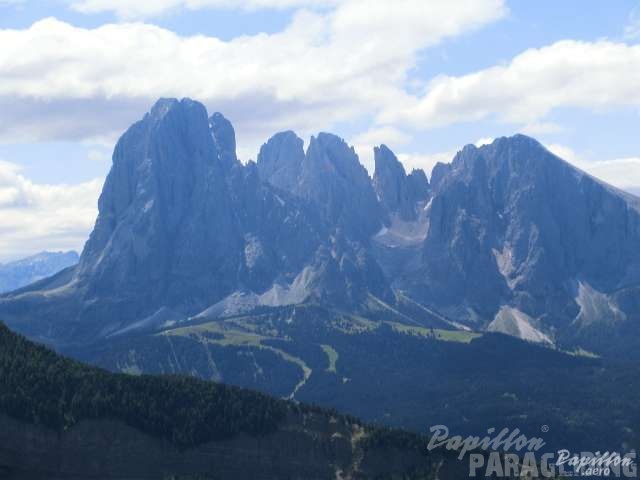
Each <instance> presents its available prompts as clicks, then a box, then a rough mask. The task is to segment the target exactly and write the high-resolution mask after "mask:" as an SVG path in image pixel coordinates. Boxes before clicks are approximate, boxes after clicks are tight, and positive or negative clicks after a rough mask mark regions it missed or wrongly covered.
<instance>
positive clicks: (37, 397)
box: [0, 323, 297, 446]
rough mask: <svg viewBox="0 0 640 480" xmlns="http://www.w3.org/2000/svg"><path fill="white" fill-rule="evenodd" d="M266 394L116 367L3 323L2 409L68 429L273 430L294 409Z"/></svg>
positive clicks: (221, 433) (205, 437)
mask: <svg viewBox="0 0 640 480" xmlns="http://www.w3.org/2000/svg"><path fill="white" fill-rule="evenodd" d="M291 408H297V407H295V406H294V405H292V404H289V403H287V402H285V401H283V400H278V399H274V398H271V397H268V396H266V395H263V394H260V393H256V392H252V391H249V390H243V389H240V388H238V387H230V386H225V385H220V384H216V383H214V382H206V381H202V380H198V379H196V378H192V377H186V376H156V375H142V376H136V377H134V376H131V375H125V374H114V373H109V372H106V371H104V370H102V369H99V368H94V367H88V366H86V365H83V364H82V363H80V362H77V361H74V360H70V359H67V358H64V357H61V356H59V355H57V354H56V353H54V352H52V351H51V350H49V349H47V348H45V347H43V346H40V345H36V344H34V343H32V342H30V341H28V340H26V339H25V338H23V337H21V336H19V335H16V334H14V333H13V332H11V331H10V330H9V329H8V328H7V327H6V326H5V325H4V324H1V323H0V412H3V413H6V414H8V415H9V416H11V417H14V418H18V419H21V420H25V421H27V422H31V423H35V424H40V425H45V426H47V427H50V428H55V429H67V428H70V427H72V426H73V425H74V424H76V423H77V422H79V421H81V420H85V419H98V418H109V419H115V420H121V421H123V422H125V423H127V424H128V425H130V426H132V427H135V428H138V429H139V430H141V431H144V432H146V433H149V434H151V435H154V436H160V437H164V438H166V439H168V440H170V441H172V442H174V443H176V444H178V445H182V446H188V445H193V444H199V443H203V442H207V441H210V440H219V439H224V438H228V437H230V436H233V435H234V434H237V433H240V432H243V433H248V434H254V435H256V434H266V433H269V432H271V431H274V430H275V429H276V428H277V426H278V424H279V423H280V422H281V421H282V420H283V419H284V418H285V416H286V414H287V411H288V409H291Z"/></svg>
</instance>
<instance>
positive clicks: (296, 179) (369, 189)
mask: <svg viewBox="0 0 640 480" xmlns="http://www.w3.org/2000/svg"><path fill="white" fill-rule="evenodd" d="M375 160H376V171H375V175H374V178H373V179H371V178H370V177H369V176H368V174H367V172H366V170H365V169H364V167H363V166H362V165H361V164H360V162H359V161H358V157H357V155H356V154H355V152H354V150H353V148H351V147H349V146H348V145H347V144H346V143H345V142H344V140H342V139H340V138H339V137H337V136H335V135H332V134H328V133H320V134H319V135H318V136H317V137H312V138H311V141H310V144H309V146H308V148H307V150H306V152H305V151H304V149H303V141H302V140H301V139H300V138H298V137H297V136H296V135H295V133H293V132H290V131H287V132H282V133H278V134H276V135H275V136H274V137H272V138H271V139H270V140H269V141H268V142H267V143H266V144H264V145H263V146H262V148H261V150H260V154H259V156H258V161H257V163H253V162H250V163H248V164H246V165H242V164H241V163H240V162H238V160H237V157H236V154H235V134H234V131H233V127H232V126H231V123H230V122H229V121H228V120H226V119H225V118H224V117H223V116H222V115H221V114H219V113H215V114H214V115H212V116H211V117H209V118H208V116H207V112H206V110H205V108H204V107H203V106H202V105H201V104H200V103H198V102H194V101H192V100H188V99H185V100H182V101H178V100H169V99H165V100H160V101H159V102H158V103H157V104H156V105H155V106H154V107H153V108H152V109H151V111H150V112H149V113H148V114H147V115H145V117H144V118H143V119H142V120H141V121H139V122H137V123H136V124H134V125H133V126H131V128H129V129H128V130H127V132H126V133H125V134H124V135H123V136H122V138H121V139H120V140H119V142H118V144H117V145H116V148H115V151H114V155H113V167H112V170H111V172H110V173H109V176H108V178H107V180H106V182H105V186H104V190H103V192H102V195H101V197H100V201H99V216H98V219H97V221H96V225H95V228H94V231H93V232H92V234H91V237H90V238H89V241H88V242H87V244H86V246H85V249H84V251H83V253H82V256H81V259H80V263H79V265H78V266H77V267H76V268H72V269H69V270H67V271H64V272H62V273H60V274H59V275H57V276H56V277H52V278H51V279H48V280H44V281H41V282H39V283H37V284H35V285H34V286H32V287H29V288H26V289H23V290H21V291H18V292H16V293H13V294H11V295H9V296H5V297H3V298H1V299H0V315H2V317H3V318H5V319H6V321H7V322H8V323H9V324H11V325H12V326H13V327H15V328H17V329H19V330H21V331H23V332H24V333H26V334H28V335H32V336H35V337H37V338H40V339H42V340H45V341H49V342H66V341H74V342H83V341H86V340H87V339H89V338H91V339H93V338H96V337H102V336H107V335H111V334H114V333H118V332H123V331H129V330H131V329H140V328H146V329H151V330H153V329H158V328H162V327H163V325H167V324H175V323H176V322H180V321H184V320H187V319H189V318H192V317H196V316H199V317H198V318H203V317H202V315H205V313H206V315H209V316H210V315H217V314H218V313H216V312H222V311H225V312H227V313H229V312H231V313H233V312H235V313H241V312H246V311H249V310H251V309H255V308H258V307H262V306H282V305H291V304H300V303H308V302H315V303H319V304H321V305H322V306H324V307H326V308H329V309H336V310H341V311H348V312H352V313H358V314H361V315H363V316H365V317H366V316H367V315H369V314H370V313H371V312H370V310H369V307H370V305H371V301H372V299H371V296H373V297H375V299H374V303H375V302H377V301H378V300H382V305H384V307H383V308H387V309H388V310H387V311H388V312H393V313H394V314H400V315H406V316H407V317H408V318H409V320H416V319H415V318H414V313H412V312H413V311H414V310H415V309H414V310H412V311H406V310H402V306H401V305H400V304H399V303H398V300H397V295H396V293H397V292H398V291H402V292H403V295H408V296H409V297H410V299H411V300H412V301H413V302H417V303H418V304H420V305H422V306H425V307H427V308H428V309H429V311H431V312H432V313H433V312H435V313H434V315H436V316H438V318H447V319H449V320H451V321H454V322H458V323H462V324H466V325H468V326H471V327H472V328H476V329H480V330H482V329H490V330H497V331H503V332H505V333H509V334H512V335H516V336H521V337H523V338H528V339H530V340H534V341H544V342H547V341H551V342H557V341H562V342H568V343H569V344H575V343H576V342H579V341H581V340H580V339H581V338H582V339H584V338H592V339H593V338H594V334H595V336H600V334H601V332H602V331H603V330H606V331H612V332H617V334H620V332H623V331H624V332H628V331H630V330H628V329H629V328H631V327H633V326H635V325H637V324H638V321H637V317H638V313H639V312H640V290H639V288H640V287H639V285H640V261H639V260H638V256H637V254H636V252H637V250H638V247H639V246H640V221H639V213H638V211H639V208H640V207H638V205H639V202H640V201H639V200H638V199H636V198H635V197H632V196H630V195H628V194H624V193H622V192H619V191H617V190H615V189H614V188H612V187H610V186H608V185H606V184H604V183H602V182H599V181H597V180H595V179H593V178H592V177H590V176H588V175H586V174H585V173H583V172H580V171H579V170H577V169H575V168H574V167H572V166H570V165H569V164H567V163H566V162H564V161H562V160H561V159H559V158H557V157H556V156H554V155H553V154H551V153H550V152H548V151H547V150H545V149H544V148H543V147H542V146H541V145H540V144H539V143H538V142H536V141H535V140H533V139H530V138H528V137H525V136H522V135H516V136H514V137H511V138H501V139H498V140H496V141H495V142H494V143H493V144H491V145H486V146H483V147H480V148H476V147H474V146H471V145H469V146H466V147H464V148H463V149H462V150H461V151H460V152H459V153H458V154H457V155H456V157H455V158H454V160H453V162H452V163H451V164H438V165H436V167H435V168H434V169H433V172H432V174H431V182H430V183H429V182H428V181H427V178H426V175H425V174H424V172H422V171H421V170H416V171H413V172H412V173H411V174H409V175H407V174H406V172H405V170H404V168H403V166H402V164H401V163H400V162H399V161H398V160H397V158H396V157H395V155H394V154H393V153H392V152H391V150H389V149H388V148H387V147H386V146H384V145H382V146H380V147H378V148H376V149H375ZM238 299H241V301H239V300H238ZM377 305H378V307H376V308H379V304H377ZM398 309H400V310H402V311H399V310H398ZM206 315H205V316H206ZM207 318H208V317H207ZM420 321H423V320H420ZM633 328H635V327H633ZM625 336H628V335H626V334H625ZM592 343H593V342H592ZM596 343H597V342H596Z"/></svg>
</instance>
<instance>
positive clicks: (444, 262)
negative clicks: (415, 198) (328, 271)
mask: <svg viewBox="0 0 640 480" xmlns="http://www.w3.org/2000/svg"><path fill="white" fill-rule="evenodd" d="M436 169H437V171H438V172H440V173H439V174H438V175H439V177H438V179H437V180H434V181H433V182H432V186H433V189H434V191H433V200H432V202H431V205H430V215H429V222H430V228H429V233H428V235H427V238H426V239H425V242H424V245H423V247H422V258H421V267H420V269H419V270H418V271H417V272H415V273H412V274H410V275H409V276H408V277H406V278H404V279H403V280H402V283H403V285H407V286H410V288H411V289H412V291H413V292H414V293H415V294H416V296H417V297H420V300H421V301H423V302H427V303H432V304H433V303H436V304H439V305H440V307H441V308H445V309H451V311H456V312H458V315H461V316H464V312H463V310H464V309H466V308H470V309H472V311H473V313H471V314H468V315H467V318H468V320H469V321H472V320H473V315H478V316H479V317H480V318H481V319H485V320H486V319H487V318H492V316H494V315H495V313H496V312H498V311H499V310H500V309H501V305H511V306H513V307H515V308H517V309H518V310H520V311H522V312H525V313H526V314H527V315H529V316H530V317H533V318H537V319H540V320H542V322H543V323H544V324H546V327H547V328H554V329H562V328H568V327H569V326H570V324H571V323H572V322H573V321H574V319H576V317H577V316H578V315H579V312H580V306H579V305H578V304H577V303H576V288H577V286H578V285H579V284H588V285H590V286H591V287H593V288H594V289H595V290H596V291H598V292H602V293H604V294H605V295H607V296H609V297H611V298H614V297H616V296H617V295H618V294H619V293H620V292H621V291H622V290H625V289H627V288H628V286H629V285H637V284H638V283H639V282H640V268H639V267H640V262H639V260H638V256H637V254H635V253H634V251H635V250H636V247H635V246H637V245H640V243H639V242H640V222H639V218H640V217H639V215H638V210H636V208H635V207H634V206H633V204H632V203H630V199H629V198H627V196H626V195H625V194H622V193H621V192H618V191H616V190H615V189H613V188H612V187H609V186H607V185H605V184H602V183H601V182H598V181H596V180H594V179H593V178H591V177H589V176H588V175H587V174H584V173H582V172H580V171H578V170H576V169H575V168H574V167H572V166H570V165H569V164H567V163H565V162H564V161H562V160H560V159H559V158H557V157H556V156H554V155H553V154H551V153H550V152H548V151H547V150H545V149H544V148H543V147H542V146H541V145H540V144H539V143H538V142H536V141H535V140H533V139H530V138H528V137H525V136H522V135H517V136H515V137H512V138H501V139H498V140H496V141H495V142H494V143H493V144H492V145H488V146H484V147H481V148H476V147H474V146H467V147H465V148H464V149H463V150H462V151H461V152H460V153H458V155H457V156H456V157H455V159H454V160H453V162H452V164H451V165H450V166H447V167H444V166H443V167H436ZM434 175H435V173H434ZM612 301H613V303H615V300H612ZM461 306H462V307H463V308H460V307H461ZM629 313H630V314H633V313H632V312H629ZM600 320H601V324H602V323H604V324H607V323H609V321H610V320H611V318H601V319H600Z"/></svg>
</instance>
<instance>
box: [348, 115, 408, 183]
mask: <svg viewBox="0 0 640 480" xmlns="http://www.w3.org/2000/svg"><path fill="white" fill-rule="evenodd" d="M410 139H411V137H410V136H409V135H407V134H406V133H405V132H403V131H401V130H399V129H397V128H395V127H390V126H385V127H373V128H370V129H369V130H367V131H365V132H362V133H360V134H358V135H356V136H355V137H353V138H352V139H351V141H350V143H351V144H352V145H353V147H354V148H355V150H356V152H357V153H358V157H359V158H360V162H361V163H362V164H363V165H364V166H365V168H366V169H367V170H368V171H369V173H370V174H371V175H373V173H374V170H375V168H374V165H375V162H374V159H373V148H374V147H375V146H378V145H380V144H382V143H384V144H385V145H387V147H389V148H390V149H391V150H394V149H395V148H396V147H398V146H400V145H404V144H406V143H407V142H408V141H409V140H410Z"/></svg>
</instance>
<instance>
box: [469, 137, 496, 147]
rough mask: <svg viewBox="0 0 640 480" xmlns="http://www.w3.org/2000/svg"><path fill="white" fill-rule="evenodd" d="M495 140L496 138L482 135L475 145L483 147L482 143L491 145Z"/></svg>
mask: <svg viewBox="0 0 640 480" xmlns="http://www.w3.org/2000/svg"><path fill="white" fill-rule="evenodd" d="M494 140H495V138H493V137H482V138H479V139H478V140H477V141H476V142H475V143H474V145H475V146H476V147H481V146H482V145H491V144H492V143H493V141H494Z"/></svg>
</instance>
